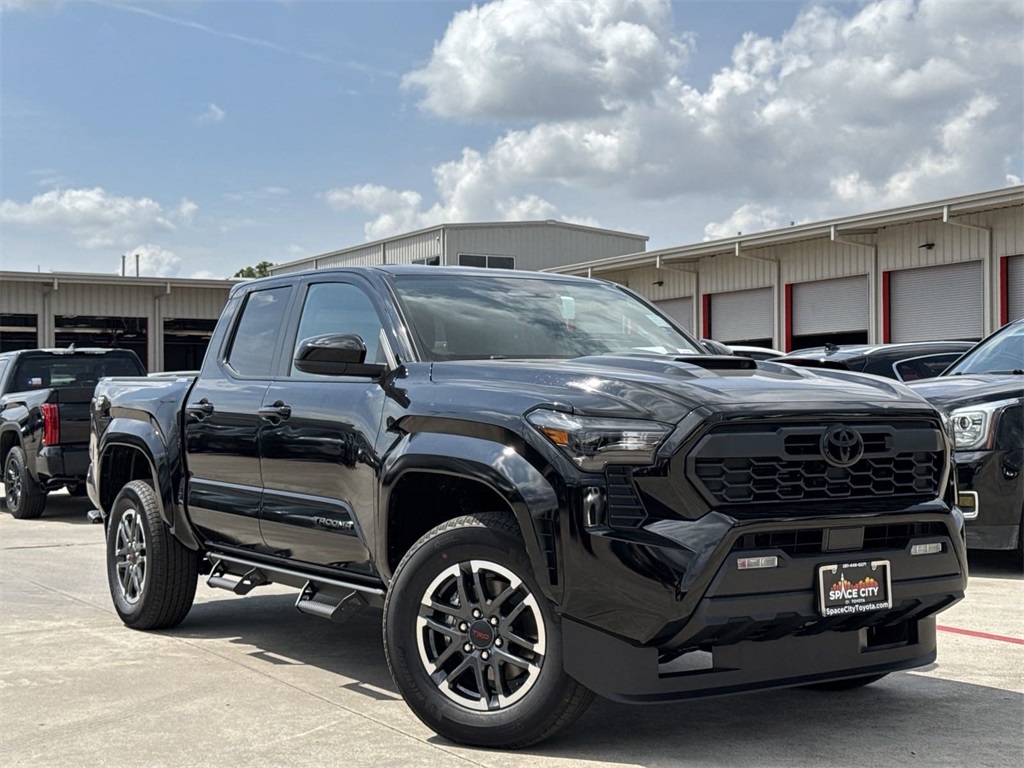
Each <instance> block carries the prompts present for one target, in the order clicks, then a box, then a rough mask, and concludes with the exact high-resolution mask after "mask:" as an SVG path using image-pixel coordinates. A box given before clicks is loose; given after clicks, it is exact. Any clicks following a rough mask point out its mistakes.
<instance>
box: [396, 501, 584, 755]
mask: <svg viewBox="0 0 1024 768" xmlns="http://www.w3.org/2000/svg"><path fill="white" fill-rule="evenodd" d="M384 650H385V655H386V657H387V661H388V667H389V668H390V670H391V675H392V677H393V678H394V680H395V684H396V685H397V686H398V689H399V690H400V691H401V693H402V695H403V696H404V697H405V700H406V703H408V705H409V706H410V708H411V709H412V710H413V712H414V713H415V714H416V716H417V717H419V718H420V720H422V721H423V722H424V723H425V724H426V725H427V726H429V727H430V728H432V729H433V730H434V731H436V732H437V733H438V734H440V735H441V736H444V737H445V738H447V739H450V740H452V741H455V742H459V743H462V744H470V745H474V746H482V747H499V748H513V749H514V748H519V747H525V746H528V745H530V744H534V743H536V742H538V741H541V740H542V739H545V738H547V737H549V736H551V735H552V734H554V733H555V732H556V731H558V730H560V729H562V728H564V727H565V726H567V725H568V724H569V723H571V722H572V721H573V720H575V719H576V718H577V717H579V716H580V715H581V714H582V713H583V711H584V710H585V709H586V708H587V706H589V704H590V702H591V701H592V700H593V698H594V694H593V693H592V692H591V691H590V690H588V689H587V688H585V687H583V686H582V685H580V684H579V683H578V682H576V681H575V680H573V679H572V678H571V677H569V675H567V674H566V673H565V671H564V669H563V665H562V638H561V626H560V623H559V620H558V617H557V616H556V615H555V612H554V610H553V608H552V606H551V604H550V603H549V602H548V600H547V598H545V597H544V595H543V594H542V593H541V591H540V589H539V588H538V585H537V583H536V581H535V580H534V578H533V573H532V568H531V566H530V561H529V559H528V557H527V555H526V553H525V551H524V549H523V543H522V539H521V535H520V532H519V526H518V525H517V524H516V522H515V519H514V518H512V517H511V516H509V515H506V514H501V513H486V514H480V515H469V516H466V517H460V518H457V519H454V520H450V521H448V522H446V523H443V524H442V525H439V526H438V527H436V528H434V529H433V530H432V531H430V532H428V533H427V534H425V535H424V536H423V537H422V538H421V539H420V540H419V541H417V542H416V544H414V545H413V547H412V549H410V550H409V552H408V553H407V554H406V555H405V557H404V558H403V559H402V562H401V563H400V564H399V566H398V568H397V569H396V570H395V575H394V579H393V580H392V582H391V588H390V589H389V590H388V596H387V600H386V601H385V604H384Z"/></svg>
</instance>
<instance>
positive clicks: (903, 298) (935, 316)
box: [889, 261, 984, 341]
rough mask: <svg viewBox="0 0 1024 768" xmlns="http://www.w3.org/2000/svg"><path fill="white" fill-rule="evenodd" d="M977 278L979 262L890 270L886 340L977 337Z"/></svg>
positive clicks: (980, 316)
mask: <svg viewBox="0 0 1024 768" xmlns="http://www.w3.org/2000/svg"><path fill="white" fill-rule="evenodd" d="M981 281H982V270H981V262H980V261H966V262H963V263H961V264H946V265H943V266H941V267H923V268H921V269H901V270H899V271H896V272H893V273H891V275H890V280H889V331H890V341H929V340H937V339H980V338H981V337H982V336H983V335H984V315H983V311H984V310H983V305H982V301H981Z"/></svg>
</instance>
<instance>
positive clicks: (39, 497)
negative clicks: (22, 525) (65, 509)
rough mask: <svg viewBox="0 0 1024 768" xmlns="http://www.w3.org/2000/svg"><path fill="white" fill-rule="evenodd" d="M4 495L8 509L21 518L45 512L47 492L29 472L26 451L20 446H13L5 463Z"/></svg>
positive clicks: (25, 518) (27, 518)
mask: <svg viewBox="0 0 1024 768" xmlns="http://www.w3.org/2000/svg"><path fill="white" fill-rule="evenodd" d="M4 497H5V499H6V501H7V511H8V512H10V513H11V515H12V516H13V517H16V518H18V519H19V520H30V519H32V518H36V517H39V516H40V515H41V514H43V509H45V507H46V492H45V491H43V490H42V489H41V488H40V487H39V484H38V483H35V482H33V480H32V476H31V475H30V474H29V472H28V461H27V460H26V458H25V451H23V450H22V449H21V447H20V446H15V447H14V448H11V450H10V452H9V453H8V454H7V462H6V464H5V465H4Z"/></svg>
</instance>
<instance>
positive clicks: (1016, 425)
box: [911, 318, 1024, 563]
mask: <svg viewBox="0 0 1024 768" xmlns="http://www.w3.org/2000/svg"><path fill="white" fill-rule="evenodd" d="M911 386H912V387H913V389H914V391H915V392H917V393H918V394H920V395H922V396H924V397H925V398H927V399H928V401H929V402H931V403H932V404H934V405H936V406H938V407H940V408H943V409H944V410H946V411H947V412H948V413H949V416H950V421H951V422H952V423H953V434H954V438H955V440H956V454H955V457H956V474H957V485H958V487H959V493H960V496H959V505H960V508H961V509H962V510H963V513H964V517H965V518H966V520H967V546H968V547H969V548H972V549H1011V550H1016V552H1017V558H1018V560H1019V561H1020V562H1022V563H1024V318H1022V319H1020V320H1016V321H1014V322H1011V323H1008V324H1006V325H1004V326H1003V327H1002V328H1000V329H999V330H998V331H996V332H995V333H993V334H992V335H991V336H989V337H988V338H987V339H985V340H983V341H981V342H979V343H978V345H977V346H976V347H974V349H972V350H971V351H970V352H968V353H967V354H966V355H964V356H963V357H962V358H960V359H959V360H957V362H956V363H955V364H954V365H953V366H951V367H950V368H949V369H948V370H946V371H945V372H943V374H942V375H941V376H939V377H937V378H934V379H928V380H926V381H922V382H915V383H914V384H912V385H911Z"/></svg>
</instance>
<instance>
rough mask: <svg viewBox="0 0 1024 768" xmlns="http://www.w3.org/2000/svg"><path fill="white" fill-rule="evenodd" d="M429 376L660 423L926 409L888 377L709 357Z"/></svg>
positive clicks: (505, 365) (456, 365)
mask: <svg viewBox="0 0 1024 768" xmlns="http://www.w3.org/2000/svg"><path fill="white" fill-rule="evenodd" d="M431 378H432V380H433V381H434V382H435V383H444V384H446V385H448V386H454V385H458V384H460V383H461V384H465V385H466V386H467V388H472V389H473V390H474V395H478V396H479V397H481V399H486V398H487V397H502V396H507V397H511V398H515V399H520V398H523V399H524V401H525V400H526V399H529V400H532V401H533V404H536V403H538V402H540V403H548V404H552V405H557V406H559V407H563V408H568V409H571V410H573V411H575V412H577V413H581V414H585V415H596V416H611V417H624V418H645V419H653V420H656V421H661V422H666V423H677V422H678V421H680V420H681V419H682V418H683V417H684V416H686V414H688V413H690V412H691V411H693V410H694V409H696V408H700V407H706V408H710V409H711V410H714V411H725V410H732V409H735V408H740V409H745V410H746V411H749V410H750V406H752V405H754V406H756V405H758V404H764V405H766V406H768V405H770V407H771V410H772V413H773V414H780V413H784V412H801V413H806V412H808V411H812V410H813V411H821V412H823V413H835V412H840V413H846V414H858V413H863V414H868V413H871V414H873V415H877V414H878V412H879V409H881V408H888V409H892V410H907V409H910V410H917V411H931V407H930V406H929V405H928V404H927V402H926V401H925V400H924V399H923V398H921V397H919V396H918V395H916V394H915V393H913V392H912V391H911V390H910V389H908V388H907V387H906V386H904V385H902V384H900V383H899V382H896V381H892V380H889V379H883V378H880V377H875V376H868V375H864V374H856V373H848V372H845V371H831V370H818V369H808V368H795V367H793V366H788V365H780V364H778V363H772V362H755V361H753V360H749V359H747V358H735V357H732V358H729V357H718V356H711V355H701V356H695V357H683V358H672V357H668V356H657V357H632V356H630V357H613V356H602V357H587V358H577V359H574V360H566V361H561V360H559V361H554V360H531V361H519V360H486V361H468V362H445V363H435V364H434V365H433V369H432V372H431ZM485 393H486V394H485ZM476 399H477V398H476V397H470V398H469V399H468V400H467V401H466V404H467V405H469V401H475V400H476ZM509 405H511V404H509ZM522 405H525V406H526V408H528V407H531V406H530V404H527V403H525V402H524V403H522ZM524 410H525V408H524Z"/></svg>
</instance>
